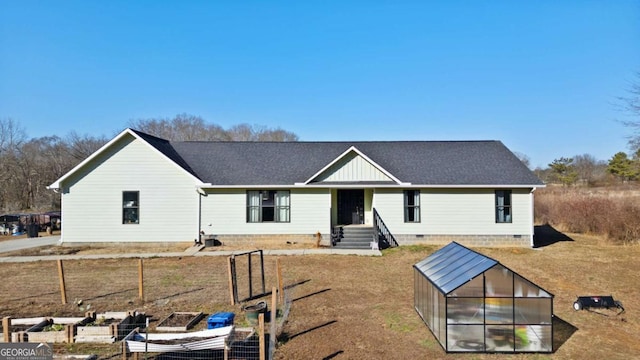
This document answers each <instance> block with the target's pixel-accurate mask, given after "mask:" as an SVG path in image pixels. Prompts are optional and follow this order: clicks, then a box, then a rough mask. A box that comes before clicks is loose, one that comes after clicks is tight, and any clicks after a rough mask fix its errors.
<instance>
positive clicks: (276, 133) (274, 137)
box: [129, 114, 298, 141]
mask: <svg viewBox="0 0 640 360" xmlns="http://www.w3.org/2000/svg"><path fill="white" fill-rule="evenodd" d="M129 126H130V127H131V128H134V129H137V130H140V131H143V132H146V133H148V134H151V135H154V136H157V137H160V138H163V139H168V140H171V141H218V140H220V141H298V136H297V135H296V134H294V133H292V132H289V131H286V130H283V129H281V128H275V129H272V128H269V127H266V126H261V125H249V124H239V125H234V126H232V127H230V128H229V129H228V130H225V129H224V128H222V127H221V126H219V125H216V124H211V123H207V122H206V121H205V120H204V119H203V118H202V117H200V116H195V115H189V114H178V115H176V116H175V117H174V118H173V119H168V118H160V119H138V120H131V121H129Z"/></svg>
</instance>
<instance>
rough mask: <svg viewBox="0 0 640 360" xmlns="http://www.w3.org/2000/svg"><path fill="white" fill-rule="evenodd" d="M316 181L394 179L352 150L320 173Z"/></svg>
mask: <svg viewBox="0 0 640 360" xmlns="http://www.w3.org/2000/svg"><path fill="white" fill-rule="evenodd" d="M316 181H319V182H321V181H326V182H343V181H393V179H391V178H390V177H388V176H387V175H386V174H385V173H383V172H382V171H380V170H379V169H378V168H376V167H375V166H373V165H372V164H371V163H370V162H368V161H367V160H366V159H364V158H363V157H362V156H360V155H358V154H357V153H355V152H351V153H349V154H347V155H345V156H344V157H343V158H341V159H340V160H338V161H337V162H336V163H335V164H333V165H331V166H330V167H329V168H328V169H327V170H325V171H324V172H323V173H322V174H320V175H319V176H318V177H317V178H316Z"/></svg>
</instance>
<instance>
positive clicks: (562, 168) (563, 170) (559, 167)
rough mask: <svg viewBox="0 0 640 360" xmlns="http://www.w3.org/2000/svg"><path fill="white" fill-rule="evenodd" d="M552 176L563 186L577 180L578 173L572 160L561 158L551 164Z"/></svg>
mask: <svg viewBox="0 0 640 360" xmlns="http://www.w3.org/2000/svg"><path fill="white" fill-rule="evenodd" d="M549 167H550V168H551V173H552V176H553V177H554V178H555V179H556V180H557V181H559V182H561V183H562V184H563V185H565V186H567V185H572V184H574V183H575V182H576V181H577V180H578V172H577V171H576V169H575V167H574V165H573V158H565V157H561V158H560V159H555V160H553V162H552V163H551V164H549Z"/></svg>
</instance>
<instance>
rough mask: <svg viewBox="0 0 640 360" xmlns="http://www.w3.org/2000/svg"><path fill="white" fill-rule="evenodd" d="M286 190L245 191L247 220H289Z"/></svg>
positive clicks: (289, 209) (288, 202)
mask: <svg viewBox="0 0 640 360" xmlns="http://www.w3.org/2000/svg"><path fill="white" fill-rule="evenodd" d="M290 212H291V205H290V200H289V191H288V190H251V191H247V222H251V223H253V222H289V221H290V220H289V218H290Z"/></svg>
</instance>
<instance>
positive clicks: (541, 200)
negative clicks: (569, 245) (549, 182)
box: [535, 187, 640, 244]
mask: <svg viewBox="0 0 640 360" xmlns="http://www.w3.org/2000/svg"><path fill="white" fill-rule="evenodd" d="M535 221H536V223H539V224H549V225H552V226H554V227H556V228H558V229H560V230H563V231H567V232H574V233H584V234H594V235H601V236H605V238H606V239H607V240H609V241H611V242H613V243H621V244H629V243H637V242H639V241H640V189H638V188H637V187H636V188H629V187H626V188H578V187H571V188H566V187H563V188H559V187H549V188H545V189H540V190H538V191H536V193H535Z"/></svg>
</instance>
